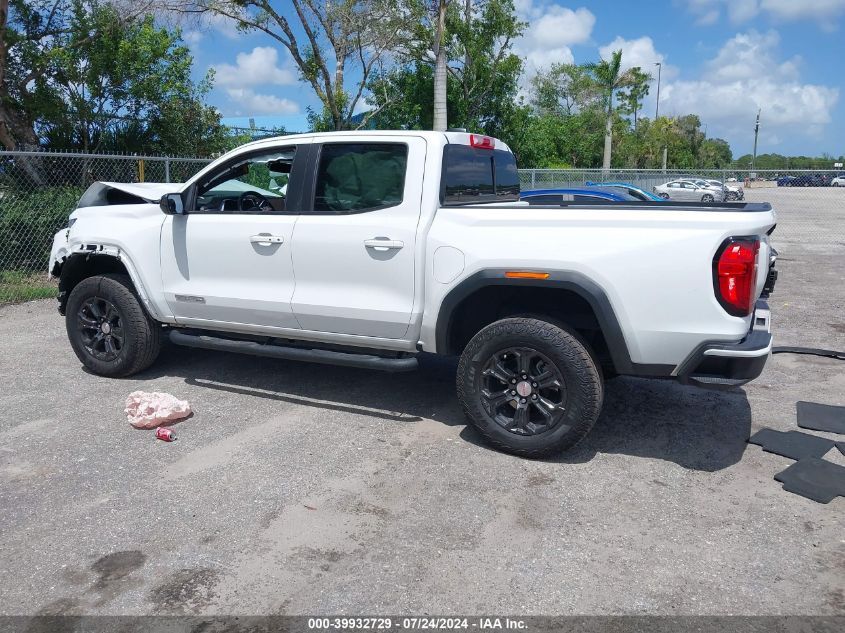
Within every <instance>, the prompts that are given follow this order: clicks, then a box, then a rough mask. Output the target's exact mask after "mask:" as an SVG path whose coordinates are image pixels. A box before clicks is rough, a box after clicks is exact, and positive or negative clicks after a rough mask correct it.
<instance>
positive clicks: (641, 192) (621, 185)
mask: <svg viewBox="0 0 845 633" xmlns="http://www.w3.org/2000/svg"><path fill="white" fill-rule="evenodd" d="M585 184H586V185H587V186H588V187H601V188H603V189H610V190H621V191H624V192H625V193H627V194H628V195H631V196H634V197H635V198H636V199H638V200H654V201H657V202H663V198H661V197H660V196H658V195H656V194H653V193H651V192H650V191H646V190H645V189H641V188H640V187H637V186H636V185H632V184H629V183H627V182H590V181H587V182H586V183H585Z"/></svg>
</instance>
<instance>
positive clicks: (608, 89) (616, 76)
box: [585, 49, 634, 170]
mask: <svg viewBox="0 0 845 633" xmlns="http://www.w3.org/2000/svg"><path fill="white" fill-rule="evenodd" d="M585 68H586V69H587V70H589V71H590V74H591V75H592V77H593V80H594V81H595V82H596V85H597V87H598V89H599V90H600V92H601V95H602V100H603V106H604V111H605V132H604V157H603V160H602V169H605V170H607V169H610V155H611V148H612V143H613V119H614V107H613V98H614V96H615V95H616V92H617V91H618V90H621V89H623V88H627V87H629V86H631V85H632V84H633V83H634V73H633V70H634V69H629V70H625V71H623V70H622V50H621V49H620V50H618V51H613V53H611V55H610V59H603V60H601V61H599V62H593V63H590V64H586V65H585Z"/></svg>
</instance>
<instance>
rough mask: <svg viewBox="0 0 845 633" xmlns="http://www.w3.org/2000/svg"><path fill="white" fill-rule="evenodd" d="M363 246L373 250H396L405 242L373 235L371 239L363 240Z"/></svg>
mask: <svg viewBox="0 0 845 633" xmlns="http://www.w3.org/2000/svg"><path fill="white" fill-rule="evenodd" d="M364 246H366V247H367V248H372V249H373V250H375V251H398V250H399V249H400V248H402V247H403V246H405V242H403V241H401V240H388V239H382V238H378V237H374V238H373V239H371V240H364Z"/></svg>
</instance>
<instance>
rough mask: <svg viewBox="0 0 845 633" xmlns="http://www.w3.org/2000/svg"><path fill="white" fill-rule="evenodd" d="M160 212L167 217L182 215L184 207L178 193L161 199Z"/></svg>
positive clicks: (169, 194)
mask: <svg viewBox="0 0 845 633" xmlns="http://www.w3.org/2000/svg"><path fill="white" fill-rule="evenodd" d="M159 205H160V206H161V210H162V211H163V212H164V213H166V214H167V215H184V213H185V205H184V204H183V203H182V196H180V195H179V194H178V193H168V194H166V195H164V196H162V197H161V202H160V203H159Z"/></svg>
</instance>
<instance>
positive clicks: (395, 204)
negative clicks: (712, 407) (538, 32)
mask: <svg viewBox="0 0 845 633" xmlns="http://www.w3.org/2000/svg"><path fill="white" fill-rule="evenodd" d="M774 226H775V214H774V213H773V211H772V209H771V207H770V206H769V205H768V204H749V203H729V204H717V203H713V204H699V203H673V202H666V203H660V202H618V203H607V204H601V205H598V204H592V205H588V204H583V203H577V202H570V203H564V204H561V205H556V206H529V205H528V204H527V203H525V202H520V200H519V178H518V174H517V170H516V164H515V161H514V157H513V154H512V153H511V151H510V150H509V149H508V147H507V145H505V144H504V143H502V142H501V141H499V140H496V139H493V138H490V137H486V136H479V135H475V134H467V133H463V132H446V133H438V132H336V133H323V134H316V133H315V134H303V135H295V136H286V137H281V138H272V139H266V140H261V141H257V142H254V143H249V144H247V145H244V146H243V147H240V148H238V149H236V150H234V151H232V152H230V153H228V154H226V155H225V156H222V157H221V158H219V159H218V160H216V161H214V162H213V163H211V164H210V165H208V166H207V167H206V168H204V169H203V170H202V171H200V172H199V173H198V174H197V175H196V176H194V177H193V178H192V179H191V180H190V181H189V182H187V183H185V184H152V183H141V184H122V183H107V182H103V183H95V184H94V185H92V186H91V187H90V188H89V189H88V191H87V192H86V193H85V194H84V195H83V196H82V198H81V200H80V201H79V208H77V209H76V210H75V211H74V212H73V213H72V214H71V216H70V222H69V225H68V228H67V229H64V230H62V231H60V232H59V233H58V234H57V235H56V237H55V240H54V245H53V250H52V256H51V262H50V271H51V273H52V274H53V275H54V276H56V277H58V278H59V311H60V312H61V313H62V314H63V315H65V319H66V326H67V333H68V337H69V339H70V343H71V345H72V347H73V350H74V352H76V355H77V356H78V357H79V359H80V360H81V361H82V363H83V364H84V365H85V366H86V367H88V368H89V369H90V370H91V371H93V372H95V373H97V374H100V375H104V376H128V375H131V374H134V373H136V372H139V371H141V370H143V369H145V368H147V367H149V366H150V365H151V364H152V363H153V362H154V361H155V359H156V356H157V355H158V353H159V349H160V347H161V345H162V342H163V339H165V338H166V337H169V339H170V341H171V342H172V343H175V344H178V345H187V346H192V347H200V348H207V349H213V350H223V351H231V352H243V353H247V354H256V355H262V356H272V357H278V358H284V359H290V360H295V361H312V362H321V363H335V364H343V365H351V366H357V367H368V368H373V369H382V370H387V371H405V370H410V369H413V368H414V367H416V363H417V359H416V355H417V354H418V353H421V352H429V353H435V354H445V355H456V356H460V361H459V364H458V372H457V394H458V398H459V399H460V402H461V404H462V406H463V408H464V410H465V411H466V413H467V415H468V417H469V419H470V421H471V422H472V424H473V425H474V426H475V427H476V428H477V429H478V431H479V432H480V433H481V434H482V435H484V436H485V437H486V438H487V439H488V440H489V441H490V442H491V443H492V444H494V445H495V446H497V447H499V448H501V449H503V450H507V451H510V452H513V453H516V454H519V455H524V456H542V455H548V454H551V453H555V452H560V451H562V450H564V449H567V448H569V447H571V446H573V445H575V444H576V443H577V442H578V441H579V440H580V439H581V438H583V437H584V436H585V435H586V434H587V432H588V431H589V430H590V428H591V427H592V426H593V424H594V422H595V421H596V418H597V417H598V415H599V412H600V410H601V406H602V397H603V388H604V386H603V380H604V377H606V376H608V377H609V376H614V375H620V374H623V375H633V376H650V377H656V378H673V379H677V380H680V381H682V382H686V383H694V384H699V385H705V386H730V385H740V384H743V383H745V382H748V381H749V380H752V379H753V378H756V377H757V376H758V375H759V374H760V372H761V371H762V369H763V365H764V364H765V362H766V359H767V358H768V356H769V354H770V351H771V346H772V337H771V334H770V333H769V310H768V306H767V305H766V303H765V301H764V300H763V299H764V298H765V296H767V293H768V292H770V291H771V286H772V285H773V283H774V279H775V278H776V273H775V271H774V269H773V264H774V259H775V257H774V255H775V252H774V250H773V249H772V247H771V246H770V241H769V236H770V235H771V233H772V231H773V229H774ZM761 296H762V297H763V298H762V299H761Z"/></svg>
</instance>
